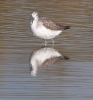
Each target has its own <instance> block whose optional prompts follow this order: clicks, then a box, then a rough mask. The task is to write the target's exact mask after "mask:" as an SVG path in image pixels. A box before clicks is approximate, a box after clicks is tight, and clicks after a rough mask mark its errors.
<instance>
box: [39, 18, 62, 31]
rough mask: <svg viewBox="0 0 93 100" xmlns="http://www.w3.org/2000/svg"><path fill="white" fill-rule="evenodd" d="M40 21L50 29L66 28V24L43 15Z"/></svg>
mask: <svg viewBox="0 0 93 100" xmlns="http://www.w3.org/2000/svg"><path fill="white" fill-rule="evenodd" d="M40 22H42V23H43V25H44V26H45V27H46V28H48V29H51V30H62V29H64V26H62V25H60V24H57V23H55V22H53V21H51V20H49V19H47V18H44V17H41V18H40Z"/></svg>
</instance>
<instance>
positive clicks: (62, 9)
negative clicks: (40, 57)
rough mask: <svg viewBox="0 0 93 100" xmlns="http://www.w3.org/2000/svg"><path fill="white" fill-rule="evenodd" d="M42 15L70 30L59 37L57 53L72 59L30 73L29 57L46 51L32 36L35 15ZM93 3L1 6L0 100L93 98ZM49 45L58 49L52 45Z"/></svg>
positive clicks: (7, 2) (37, 0) (31, 1)
mask: <svg viewBox="0 0 93 100" xmlns="http://www.w3.org/2000/svg"><path fill="white" fill-rule="evenodd" d="M33 11H37V12H39V15H40V16H44V17H49V18H50V19H52V20H54V21H55V22H57V23H62V24H64V25H70V26H71V29H70V30H67V31H64V32H63V33H62V34H60V36H58V37H57V38H55V39H54V40H55V45H54V47H53V48H54V49H55V50H56V51H57V52H59V53H60V54H61V55H67V56H69V57H70V59H69V60H61V61H59V62H57V63H55V64H52V65H50V66H48V67H39V68H38V71H37V76H35V77H33V76H31V73H30V66H29V58H30V56H31V54H32V52H33V51H34V50H40V49H41V48H42V47H43V46H44V41H43V40H42V39H39V38H36V37H34V36H33V35H32V33H31V32H30V25H29V23H30V14H31V13H32V12H33ZM92 20H93V1H92V0H75V1H73V0H69V1H66V0H47V1H44V0H1V1H0V100H47V99H48V100H62V99H64V100H72V99H73V100H87V99H88V100H89V99H93V21H92ZM48 46H49V47H50V48H52V45H51V40H49V41H48Z"/></svg>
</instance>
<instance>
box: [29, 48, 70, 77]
mask: <svg viewBox="0 0 93 100" xmlns="http://www.w3.org/2000/svg"><path fill="white" fill-rule="evenodd" d="M62 59H69V58H68V57H67V56H62V55H61V54H60V53H59V52H58V51H57V50H55V49H54V48H50V47H44V48H40V49H38V50H34V51H33V52H32V54H31V56H30V61H29V63H30V71H31V75H32V76H36V74H37V70H38V67H46V66H49V65H51V64H54V63H56V62H58V61H60V60H62Z"/></svg>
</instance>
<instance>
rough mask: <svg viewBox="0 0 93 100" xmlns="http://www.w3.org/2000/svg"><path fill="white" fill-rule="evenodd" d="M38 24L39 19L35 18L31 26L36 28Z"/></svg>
mask: <svg viewBox="0 0 93 100" xmlns="http://www.w3.org/2000/svg"><path fill="white" fill-rule="evenodd" d="M38 22H39V18H38V17H36V19H35V20H34V22H33V25H34V26H36V27H37V26H38Z"/></svg>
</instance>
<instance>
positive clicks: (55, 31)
mask: <svg viewBox="0 0 93 100" xmlns="http://www.w3.org/2000/svg"><path fill="white" fill-rule="evenodd" d="M30 26H31V31H32V32H33V34H34V35H35V36H37V37H39V38H42V39H44V40H47V39H53V38H55V37H56V36H58V35H59V34H60V33H61V32H62V31H63V30H66V29H69V28H70V26H62V25H60V24H57V23H55V22H53V21H51V20H49V19H47V18H45V17H39V16H38V13H37V12H33V13H32V14H31V22H30Z"/></svg>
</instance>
